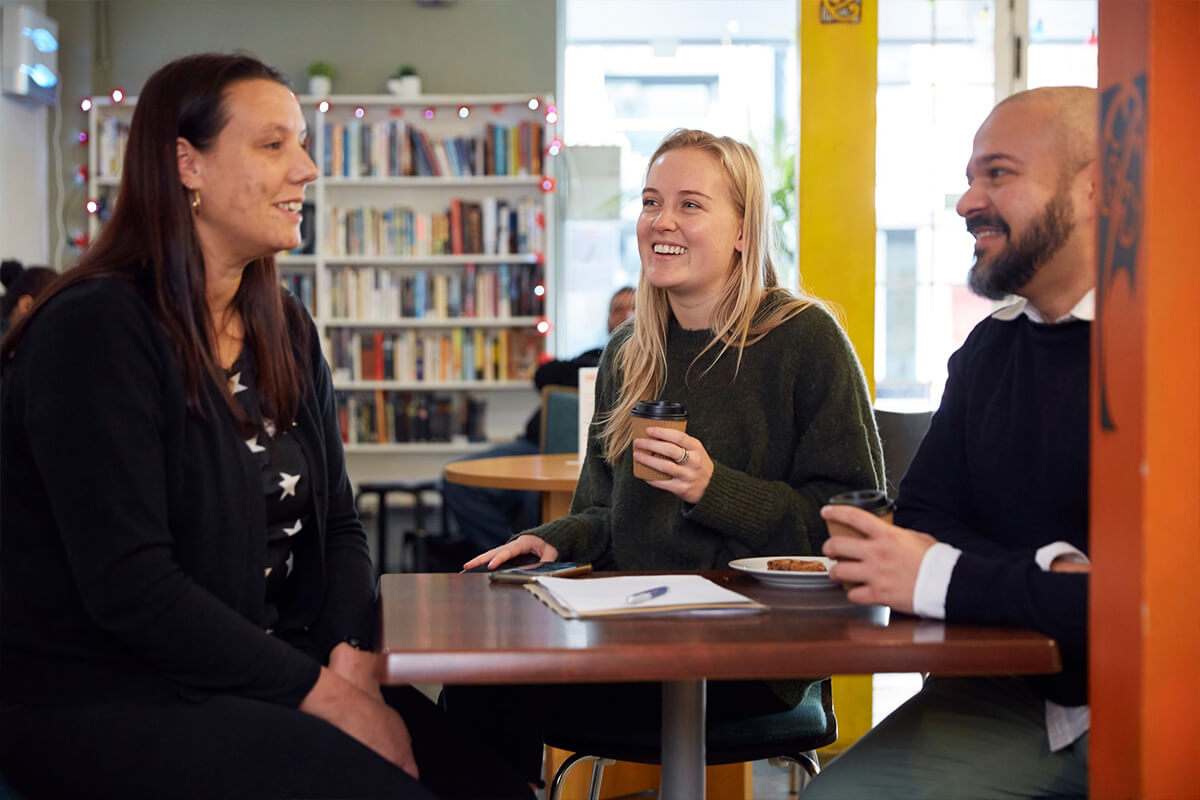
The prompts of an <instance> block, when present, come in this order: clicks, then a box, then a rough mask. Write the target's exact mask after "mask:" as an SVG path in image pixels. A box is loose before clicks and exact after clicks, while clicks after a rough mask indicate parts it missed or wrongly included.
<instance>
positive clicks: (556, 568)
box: [488, 561, 592, 583]
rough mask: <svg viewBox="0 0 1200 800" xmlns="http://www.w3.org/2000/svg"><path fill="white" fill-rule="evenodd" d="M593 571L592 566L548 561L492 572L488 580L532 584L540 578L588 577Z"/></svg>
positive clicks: (572, 562)
mask: <svg viewBox="0 0 1200 800" xmlns="http://www.w3.org/2000/svg"><path fill="white" fill-rule="evenodd" d="M591 571H592V565H591V564H578V563H576V562H574V561H547V562H546V563H544V564H537V565H536V566H532V567H509V568H508V569H505V568H503V567H501V568H500V569H498V570H496V571H495V572H492V573H491V574H489V575H488V579H489V580H491V581H494V582H495V583H531V582H533V581H535V580H537V579H538V578H544V577H552V578H569V577H571V576H572V575H586V574H587V573H589V572H591Z"/></svg>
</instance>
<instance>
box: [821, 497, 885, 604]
mask: <svg viewBox="0 0 1200 800" xmlns="http://www.w3.org/2000/svg"><path fill="white" fill-rule="evenodd" d="M829 505H831V506H854V507H855V508H861V509H862V510H863V511H869V512H871V513H872V514H874V515H875V516H877V517H880V518H881V519H882V520H883V521H884V522H888V523H890V522H891V521H892V512H893V511H895V509H896V504H895V503H893V502H892V501H891V500H889V499H888V496H887V495H886V494H885V493H883V492H881V491H879V490H878V489H860V490H858V491H855V492H842V493H841V494H835V495H834V496H833V497H831V498H829ZM825 524H826V526H827V527H828V528H829V535H830V536H852V537H854V538H856V539H865V538H867V537H866V536H864V535H863V534H861V533H859V532H858V531H857V530H855V529H854V528H851V527H849V526H847V525H843V524H842V523H840V522H834V521H833V520H831V519H830V520H825ZM842 585H843V586H845V587H846V589H853V588H854V587H855V586H860V585H861V584H858V583H849V582H847V583H843V584H842Z"/></svg>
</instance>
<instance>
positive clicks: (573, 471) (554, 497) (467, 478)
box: [446, 453, 582, 522]
mask: <svg viewBox="0 0 1200 800" xmlns="http://www.w3.org/2000/svg"><path fill="white" fill-rule="evenodd" d="M581 466H582V465H581V464H580V461H579V457H578V456H577V455H575V454H574V453H567V454H557V455H533V456H502V457H500V458H476V459H473V460H471V461H455V462H454V463H452V464H447V465H446V480H448V481H450V482H451V483H460V484H462V485H464V486H481V487H483V488H485V489H520V490H524V491H535V492H541V493H542V521H543V522H549V521H550V520H553V519H558V518H559V517H565V516H566V515H567V514H568V513H569V512H570V510H571V497H572V495H574V494H575V484H576V483H577V482H578V481H579V469H580V467H581Z"/></svg>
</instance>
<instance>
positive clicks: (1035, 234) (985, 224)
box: [967, 187, 1075, 300]
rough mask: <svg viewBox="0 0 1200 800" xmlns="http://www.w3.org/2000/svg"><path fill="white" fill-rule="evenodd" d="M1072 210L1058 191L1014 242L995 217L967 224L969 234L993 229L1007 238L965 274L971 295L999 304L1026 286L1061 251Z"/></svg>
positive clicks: (1065, 191) (1071, 222) (1072, 225)
mask: <svg viewBox="0 0 1200 800" xmlns="http://www.w3.org/2000/svg"><path fill="white" fill-rule="evenodd" d="M1074 217H1075V210H1074V206H1073V205H1072V203H1071V195H1070V193H1069V190H1068V189H1067V188H1066V187H1061V188H1060V189H1059V190H1058V192H1056V193H1055V195H1054V197H1051V198H1050V200H1049V201H1047V203H1046V206H1045V208H1043V209H1042V212H1041V213H1040V214H1039V215H1038V216H1037V217H1035V218H1034V220H1033V221H1032V222H1031V223H1030V224H1029V230H1027V231H1025V233H1024V234H1023V235H1022V236H1020V237H1019V238H1017V239H1015V240H1014V239H1013V238H1012V229H1011V228H1009V226H1008V223H1007V222H1005V221H1004V220H1003V219H1001V218H1000V217H999V216H994V215H986V216H985V215H981V216H977V217H972V218H971V219H969V220H968V221H967V230H968V231H971V232H972V233H973V232H975V231H976V230H978V229H979V228H995V229H996V230H999V231H1003V232H1004V234H1005V236H1007V237H1008V243H1007V244H1005V245H1004V249H1003V250H1001V251H1000V252H999V253H997V254H996V255H995V256H994V257H993V258H992V259H991V261H989V262H986V263H985V264H982V265H981V264H980V262H979V259H980V256H979V255H976V256H975V263H974V264H973V265H971V270H970V272H968V273H967V286H969V287H970V289H971V291H972V292H974V293H975V294H977V295H980V296H982V297H986V298H987V299H989V300H1003V299H1004V298H1006V297H1008V296H1009V295H1013V294H1017V293H1018V292H1019V291H1020V290H1021V289H1022V288H1024V287H1025V286H1027V285H1028V284H1029V282H1030V281H1031V280H1033V276H1034V275H1036V274H1037V271H1038V270H1039V269H1041V267H1042V265H1043V264H1045V263H1046V262H1047V261H1049V260H1050V259H1051V258H1052V257H1053V256H1054V254H1055V253H1057V252H1058V251H1059V250H1061V249H1062V247H1063V245H1065V244H1066V243H1067V239H1069V238H1071V234H1072V232H1074V230H1075V219H1074Z"/></svg>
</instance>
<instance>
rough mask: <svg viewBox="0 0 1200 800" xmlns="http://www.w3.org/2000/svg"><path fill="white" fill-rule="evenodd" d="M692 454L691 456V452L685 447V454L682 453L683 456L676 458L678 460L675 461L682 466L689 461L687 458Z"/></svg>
mask: <svg viewBox="0 0 1200 800" xmlns="http://www.w3.org/2000/svg"><path fill="white" fill-rule="evenodd" d="M690 456H691V453H689V452H688V451H687V450H686V449H685V450H684V451H683V455H681V456H680V457H679V458H678V460H676V462H675V463H676V464H679V465H680V466H683V465H684V464H686V463H687V460H688V458H689V457H690Z"/></svg>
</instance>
